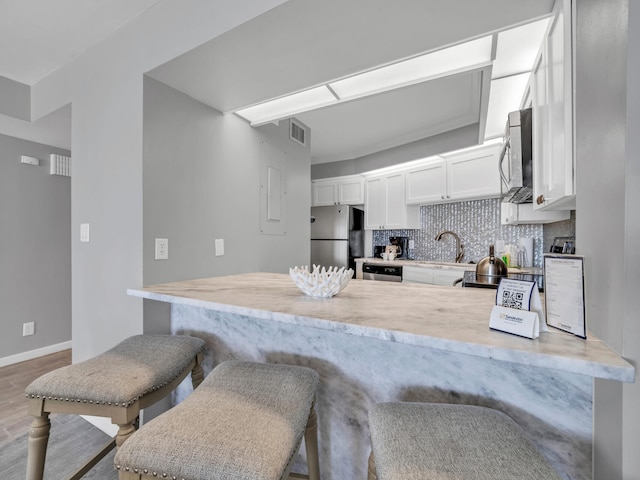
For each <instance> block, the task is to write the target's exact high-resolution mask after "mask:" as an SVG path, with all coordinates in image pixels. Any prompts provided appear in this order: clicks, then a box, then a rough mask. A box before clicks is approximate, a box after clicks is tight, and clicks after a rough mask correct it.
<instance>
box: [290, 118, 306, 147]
mask: <svg viewBox="0 0 640 480" xmlns="http://www.w3.org/2000/svg"><path fill="white" fill-rule="evenodd" d="M289 138H290V139H291V140H293V141H294V142H296V143H299V144H300V145H302V146H303V147H306V146H307V127H306V126H305V125H304V124H302V123H300V122H299V121H297V120H294V119H293V118H292V119H290V120H289Z"/></svg>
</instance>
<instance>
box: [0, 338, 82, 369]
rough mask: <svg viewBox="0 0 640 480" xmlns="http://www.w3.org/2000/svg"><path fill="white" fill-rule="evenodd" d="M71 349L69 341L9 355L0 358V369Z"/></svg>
mask: <svg viewBox="0 0 640 480" xmlns="http://www.w3.org/2000/svg"><path fill="white" fill-rule="evenodd" d="M70 348H71V340H69V341H68V342H62V343H56V344H55V345H49V346H47V347H42V348H37V349H35V350H29V351H28V352H22V353H16V354H15V355H9V356H8V357H2V358H0V367H6V366H7V365H13V364H14V363H20V362H25V361H27V360H33V359H34V358H38V357H42V356H44V355H49V354H50V353H57V352H61V351H63V350H69V349H70Z"/></svg>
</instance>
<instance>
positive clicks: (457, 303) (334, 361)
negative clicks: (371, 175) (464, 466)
mask: <svg viewBox="0 0 640 480" xmlns="http://www.w3.org/2000/svg"><path fill="white" fill-rule="evenodd" d="M128 293H129V294H130V295H133V296H137V297H141V298H145V299H149V300H156V301H160V302H167V303H170V304H171V328H172V331H173V332H174V333H187V334H190V335H194V336H198V337H201V338H203V339H204V340H205V341H207V343H208V346H209V349H208V354H207V358H206V359H205V364H204V368H205V371H209V370H210V369H212V368H213V367H214V366H215V365H217V364H218V363H220V362H222V361H224V360H226V359H229V358H241V359H246V360H253V361H264V362H273V363H289V364H297V365H305V366H309V367H311V368H314V369H315V370H317V371H318V372H319V373H320V375H321V379H322V384H321V388H320V393H319V395H318V399H317V409H318V421H319V437H320V438H319V442H320V456H321V459H320V463H321V469H322V472H321V473H322V478H323V479H325V480H331V479H335V480H337V479H351V478H366V468H367V456H368V455H369V450H370V446H369V437H368V434H369V431H368V423H367V412H368V409H369V408H370V407H371V406H372V405H373V404H375V403H378V402H383V401H428V402H450V403H466V404H475V405H483V406H489V407H492V408H496V409H498V410H501V411H503V412H505V413H507V414H508V415H510V416H511V417H512V418H514V419H515V420H516V422H518V423H519V424H520V425H521V426H522V427H523V429H524V430H525V433H526V434H527V436H528V437H529V439H530V440H531V441H532V442H533V443H534V444H535V445H536V446H537V448H538V449H539V450H540V451H541V453H542V454H543V455H544V456H545V457H546V458H547V459H548V460H549V462H550V463H551V464H552V465H553V466H554V468H555V469H556V470H557V471H558V472H559V473H560V475H561V476H563V478H572V479H589V478H591V477H592V475H591V441H592V440H591V435H592V425H591V421H592V415H591V409H592V381H593V378H603V379H609V380H617V381H623V382H633V381H634V378H635V369H634V367H633V366H631V365H630V364H629V363H627V362H626V361H625V360H624V359H623V358H621V357H620V356H619V355H618V354H616V353H615V352H614V351H612V350H611V349H610V348H608V347H607V346H606V345H605V344H604V343H603V342H602V341H600V340H599V339H597V338H596V337H595V336H593V335H591V334H590V333H588V338H587V340H583V339H580V338H577V337H575V336H573V335H570V334H567V333H564V332H560V331H557V330H554V329H551V331H550V332H544V333H541V334H540V337H539V338H538V339H536V340H530V339H526V338H521V337H516V336H513V335H509V334H506V333H502V332H497V331H492V330H490V329H489V326H488V325H489V314H490V311H491V308H492V306H493V304H494V302H495V291H492V290H485V289H470V288H466V289H465V288H454V287H440V286H433V285H419V284H393V283H390V282H371V281H362V280H351V282H350V283H349V285H348V286H347V287H346V288H345V289H344V290H343V291H342V292H340V293H339V294H338V295H336V296H335V297H332V298H314V297H309V296H306V295H304V294H303V293H302V292H300V290H298V288H297V287H296V286H295V284H294V283H293V281H292V280H291V279H290V278H289V276H288V275H284V274H268V273H252V274H242V275H234V276H227V277H215V278H207V279H200V280H190V281H181V282H174V283H167V284H162V285H153V286H149V287H144V288H140V289H130V290H129V291H128ZM186 390H188V387H186V386H185V387H184V388H183V393H182V395H185V394H186V393H188V391H186ZM300 465H303V463H302V462H300Z"/></svg>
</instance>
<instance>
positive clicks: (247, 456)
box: [115, 360, 320, 480]
mask: <svg viewBox="0 0 640 480" xmlns="http://www.w3.org/2000/svg"><path fill="white" fill-rule="evenodd" d="M318 381H319V379H318V374H317V373H316V372H315V371H314V370H311V369H309V368H305V367H296V366H290V365H275V364H264V363H253V362H241V361H235V360H234V361H227V362H223V363H221V364H220V365H218V366H217V367H216V368H214V369H213V371H212V372H211V373H210V374H209V375H208V376H207V378H206V379H205V380H204V381H203V382H202V384H201V385H200V387H198V389H197V390H196V391H194V392H193V393H192V394H191V395H189V396H188V397H187V398H186V399H185V400H183V401H182V402H181V403H180V404H179V405H177V406H176V407H174V408H172V409H171V410H169V411H168V412H165V413H163V414H162V415H160V416H158V417H156V418H155V419H153V420H152V421H150V422H149V423H147V424H146V425H144V426H143V427H141V428H140V430H138V431H137V432H135V433H134V434H133V435H132V436H131V438H130V439H129V440H128V441H127V443H126V444H124V445H123V446H122V448H121V449H119V450H118V452H117V453H116V456H115V465H116V469H118V471H119V478H120V480H134V479H137V480H141V479H145V478H148V477H157V478H168V479H188V480H213V479H215V480H230V479H234V480H279V479H286V478H309V479H310V480H319V478H320V474H319V464H318V444H317V424H316V416H315V411H314V401H315V394H316V390H317V386H318ZM303 436H304V440H305V447H306V453H307V465H308V469H309V475H308V477H307V476H303V475H297V474H291V477H289V474H290V470H291V466H292V463H293V460H294V457H295V454H296V452H297V451H298V449H299V447H300V444H301V442H302V438H303Z"/></svg>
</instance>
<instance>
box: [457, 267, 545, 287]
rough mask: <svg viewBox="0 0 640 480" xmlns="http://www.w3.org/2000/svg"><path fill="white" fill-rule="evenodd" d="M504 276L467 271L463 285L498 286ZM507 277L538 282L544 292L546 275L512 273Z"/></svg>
mask: <svg viewBox="0 0 640 480" xmlns="http://www.w3.org/2000/svg"><path fill="white" fill-rule="evenodd" d="M501 278H502V277H493V278H486V277H477V276H476V272H474V271H466V272H464V278H463V279H462V286H463V287H476V288H495V289H497V288H498V284H499V283H500V279H501ZM506 278H513V279H514V280H526V281H528V282H537V283H538V290H540V291H541V292H544V275H539V274H533V273H510V274H508V275H507V277H506Z"/></svg>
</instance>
